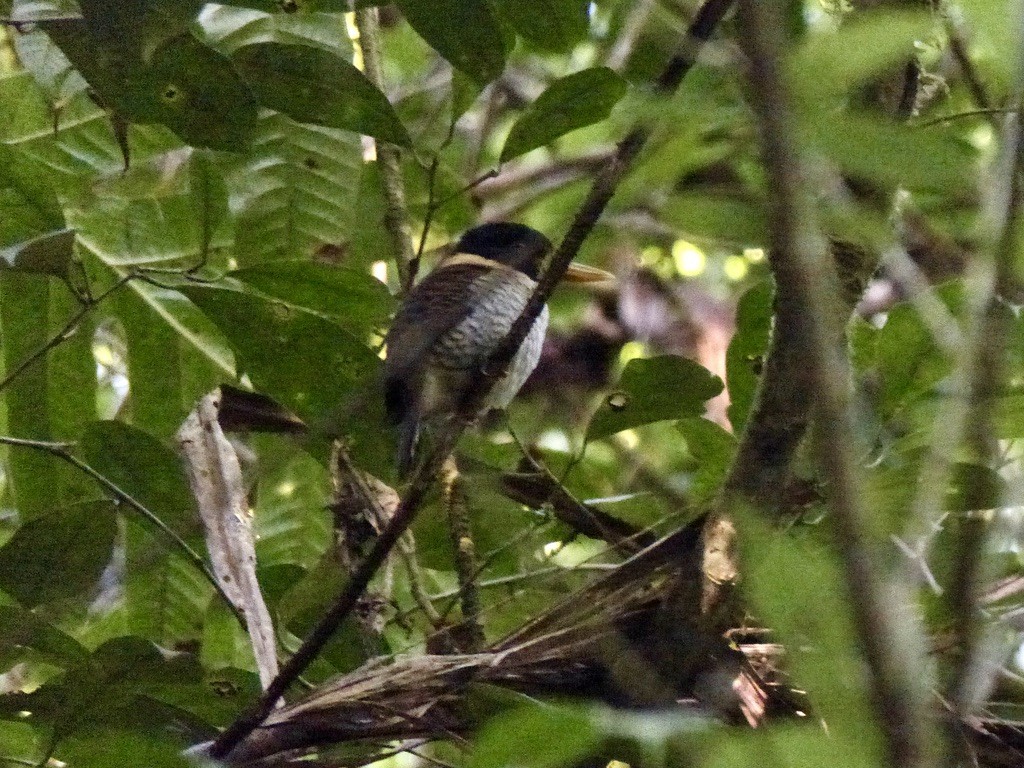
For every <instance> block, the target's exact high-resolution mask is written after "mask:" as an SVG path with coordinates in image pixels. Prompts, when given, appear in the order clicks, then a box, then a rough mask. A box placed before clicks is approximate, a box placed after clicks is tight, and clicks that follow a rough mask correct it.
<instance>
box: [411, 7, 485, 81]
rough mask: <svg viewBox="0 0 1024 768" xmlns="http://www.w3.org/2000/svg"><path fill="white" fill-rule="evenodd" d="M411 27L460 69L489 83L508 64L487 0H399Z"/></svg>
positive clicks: (474, 77)
mask: <svg viewBox="0 0 1024 768" xmlns="http://www.w3.org/2000/svg"><path fill="white" fill-rule="evenodd" d="M398 7H399V8H400V9H401V11H402V14H403V15H404V16H405V18H406V20H407V21H408V22H409V24H411V25H412V28H413V29H415V30H416V32H417V33H419V35H420V36H421V37H422V38H423V39H424V40H426V41H427V42H428V43H430V45H431V47H433V48H434V50H436V51H437V52H438V53H440V54H441V55H442V56H444V57H445V58H446V59H447V60H448V61H450V62H451V63H452V66H454V67H455V68H457V69H460V70H462V71H463V72H465V73H466V74H467V75H469V76H470V77H471V78H473V79H474V80H476V81H477V82H479V83H489V82H490V81H491V80H494V79H495V78H496V77H497V76H498V75H500V74H501V72H502V70H503V69H504V68H505V41H504V39H503V38H502V34H501V29H500V27H499V25H498V20H497V19H496V18H495V16H494V12H493V11H492V10H491V6H490V4H489V3H487V2H485V0H399V2H398Z"/></svg>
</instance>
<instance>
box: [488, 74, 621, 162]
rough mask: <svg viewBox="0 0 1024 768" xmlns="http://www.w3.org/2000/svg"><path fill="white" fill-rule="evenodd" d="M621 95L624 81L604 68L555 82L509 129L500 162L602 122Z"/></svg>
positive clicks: (568, 76) (569, 76)
mask: <svg viewBox="0 0 1024 768" xmlns="http://www.w3.org/2000/svg"><path fill="white" fill-rule="evenodd" d="M625 95H626V81H625V80H623V79H622V78H621V77H619V76H618V75H617V74H615V72H613V71H612V70H610V69H608V68H607V67H595V68H593V69H585V70H583V71H582V72H576V73H575V74H572V75H567V76H566V77H563V78H560V79H558V80H556V81H555V82H553V83H552V84H551V85H550V86H548V88H547V90H545V91H544V93H542V94H541V95H540V96H538V97H537V100H536V101H535V102H533V104H531V105H530V106H529V108H527V110H526V112H524V113H523V114H522V116H521V117H520V118H519V119H518V120H517V121H516V123H515V124H514V125H513V126H512V130H511V131H510V132H509V135H508V138H507V139H505V146H504V147H503V148H502V150H501V162H505V161H506V160H511V159H512V158H513V157H518V156H519V155H522V154H525V153H526V152H529V151H530V150H531V149H536V148H537V147H543V146H544V145H545V144H550V143H551V142H552V141H554V140H555V139H557V138H558V137H560V136H564V135H565V134H567V133H569V132H570V131H575V130H576V129H577V128H583V127H585V126H588V125H592V124H593V123H597V122H600V121H601V120H604V119H605V118H606V117H608V115H609V114H610V113H611V111H612V107H614V106H615V104H616V103H618V101H619V99H621V98H622V97H623V96H625Z"/></svg>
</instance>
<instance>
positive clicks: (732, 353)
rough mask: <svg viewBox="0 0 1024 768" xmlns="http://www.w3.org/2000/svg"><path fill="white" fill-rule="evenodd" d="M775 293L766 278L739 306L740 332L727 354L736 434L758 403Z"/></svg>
mask: <svg viewBox="0 0 1024 768" xmlns="http://www.w3.org/2000/svg"><path fill="white" fill-rule="evenodd" d="M774 296H775V291H774V289H773V287H772V284H771V281H768V280H765V281H763V282H760V283H758V284H757V285H754V286H752V287H751V288H749V289H748V290H747V292H746V293H744V294H743V296H742V297H741V298H740V301H739V305H738V307H737V309H736V334H735V335H734V336H733V337H732V341H731V342H729V350H728V351H727V352H726V355H725V370H726V375H725V378H726V381H728V382H729V410H728V415H729V423H730V424H732V428H733V432H735V433H736V434H739V433H740V432H742V431H743V427H744V426H745V425H746V423H747V418H748V417H749V416H750V409H751V408H753V406H754V398H755V396H756V394H757V384H758V382H759V381H760V379H761V365H762V363H763V362H764V356H765V354H766V353H767V352H768V340H769V338H770V336H771V330H772V314H773V307H772V305H773V301H774Z"/></svg>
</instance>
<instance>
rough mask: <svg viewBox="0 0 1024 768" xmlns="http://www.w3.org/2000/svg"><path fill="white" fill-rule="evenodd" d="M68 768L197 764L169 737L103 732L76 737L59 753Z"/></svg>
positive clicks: (160, 767)
mask: <svg viewBox="0 0 1024 768" xmlns="http://www.w3.org/2000/svg"><path fill="white" fill-rule="evenodd" d="M59 754H60V757H61V759H62V760H63V761H65V762H67V763H68V764H69V765H88V766H90V767H91V768H124V766H127V765H137V766H143V765H144V766H146V768H195V765H196V763H194V762H193V761H192V760H189V759H188V758H187V757H184V756H183V755H182V754H181V745H180V744H179V743H178V742H177V741H174V740H172V739H170V738H167V737H164V738H159V737H157V736H153V735H147V734H144V733H140V732H138V731H136V730H127V729H126V730H114V731H109V730H108V731H102V732H100V733H95V734H90V735H88V736H81V737H77V738H74V739H72V740H70V741H69V743H68V744H67V745H66V746H64V747H63V748H62V749H61V751H60V753H59Z"/></svg>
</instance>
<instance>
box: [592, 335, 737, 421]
mask: <svg viewBox="0 0 1024 768" xmlns="http://www.w3.org/2000/svg"><path fill="white" fill-rule="evenodd" d="M721 391H722V380H721V379H719V378H718V377H717V376H715V375H714V374H713V373H711V372H710V371H709V370H708V369H707V368H704V367H703V366H701V365H699V364H698V363H695V362H693V360H687V359H686V358H685V357H676V356H675V355H662V356H659V357H647V358H639V359H637V360H630V361H629V363H627V364H626V368H625V370H623V372H622V376H621V377H620V378H619V382H618V384H617V385H616V386H615V389H614V390H613V391H612V392H611V394H609V395H608V396H607V397H606V398H605V399H604V402H602V403H601V406H600V407H599V408H598V409H597V413H595V414H594V418H593V419H592V420H591V422H590V426H589V427H588V428H587V439H588V440H596V439H597V438H600V437H607V436H608V435H613V434H615V433H616V432H621V431H622V430H624V429H631V428H633V427H639V426H641V425H643V424H651V423H653V422H655V421H665V420H667V419H680V418H684V417H686V416H700V415H701V414H703V413H704V402H705V401H706V400H709V399H710V398H712V397H714V396H715V395H717V394H719V393H720V392H721Z"/></svg>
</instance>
